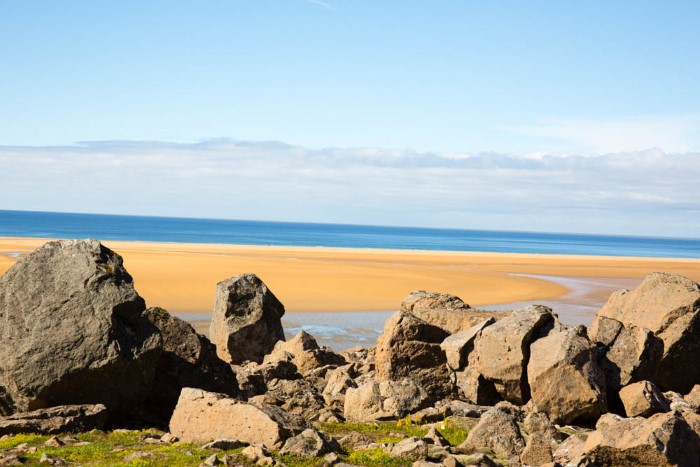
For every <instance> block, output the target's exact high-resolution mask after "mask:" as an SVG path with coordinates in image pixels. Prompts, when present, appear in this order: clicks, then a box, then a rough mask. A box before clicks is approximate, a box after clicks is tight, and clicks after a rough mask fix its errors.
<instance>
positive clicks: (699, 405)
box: [683, 384, 700, 412]
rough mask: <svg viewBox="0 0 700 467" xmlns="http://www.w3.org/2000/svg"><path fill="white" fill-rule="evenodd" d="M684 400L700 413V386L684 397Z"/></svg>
mask: <svg viewBox="0 0 700 467" xmlns="http://www.w3.org/2000/svg"><path fill="white" fill-rule="evenodd" d="M683 399H685V401H686V402H687V403H688V405H690V406H691V407H692V408H693V409H694V410H695V412H700V384H696V385H695V386H693V389H691V390H690V392H689V393H688V394H686V395H685V396H683Z"/></svg>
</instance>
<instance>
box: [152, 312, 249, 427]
mask: <svg viewBox="0 0 700 467" xmlns="http://www.w3.org/2000/svg"><path fill="white" fill-rule="evenodd" d="M144 315H145V317H146V318H147V319H148V320H149V321H150V322H151V323H152V324H153V325H154V326H155V327H156V328H158V330H159V331H160V334H161V336H162V337H163V353H162V355H161V357H160V360H159V361H158V366H157V367H156V378H155V380H154V383H153V389H152V391H151V394H150V396H149V397H148V399H147V401H146V404H145V405H146V406H147V407H148V412H149V415H151V417H152V420H153V421H154V422H155V423H158V424H166V425H167V423H168V421H169V420H170V417H171V415H172V413H173V410H174V409H175V405H176V404H177V401H178V399H179V397H180V392H181V391H182V389H183V388H186V387H190V388H199V389H204V390H205V391H210V392H218V393H223V394H227V395H229V396H236V395H237V394H238V382H237V380H236V375H235V374H234V373H233V371H232V370H231V366H230V365H229V364H227V363H226V362H224V361H223V360H221V359H220V358H219V357H218V356H217V355H216V348H215V347H214V345H213V344H212V343H211V342H209V339H207V338H206V337H204V336H201V335H199V334H197V333H196V332H195V330H194V328H193V327H192V325H190V324H189V323H187V322H185V321H183V320H181V319H180V318H177V317H175V316H172V315H171V314H170V313H168V312H167V311H165V310H163V309H162V308H149V309H147V310H146V312H145V313H144Z"/></svg>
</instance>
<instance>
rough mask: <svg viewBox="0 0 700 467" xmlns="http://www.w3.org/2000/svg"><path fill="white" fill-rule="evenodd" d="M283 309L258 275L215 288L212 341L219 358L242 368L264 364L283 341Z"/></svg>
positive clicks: (211, 328)
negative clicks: (247, 365) (248, 364)
mask: <svg viewBox="0 0 700 467" xmlns="http://www.w3.org/2000/svg"><path fill="white" fill-rule="evenodd" d="M283 315H284V305H282V303H280V301H279V300H278V299H277V297H275V295H274V294H273V293H272V292H270V290H269V289H268V288H267V286H266V285H265V284H264V283H263V281H261V280H260V279H259V278H258V276H256V275H255V274H241V275H238V276H235V277H232V278H230V279H227V280H225V281H222V282H219V283H218V284H217V285H216V297H215V299H214V313H213V314H212V318H211V326H210V327H209V337H210V338H211V341H212V342H213V343H214V345H216V352H217V354H218V355H219V357H220V358H221V359H222V360H224V361H226V362H229V363H233V364H236V365H239V364H241V363H244V362H246V361H254V362H256V363H261V362H262V361H263V358H264V357H265V355H267V354H269V353H270V352H271V351H272V349H273V348H274V347H275V344H276V343H277V341H283V340H284V329H283V328H282V322H281V318H282V316H283Z"/></svg>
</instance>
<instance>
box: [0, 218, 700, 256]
mask: <svg viewBox="0 0 700 467" xmlns="http://www.w3.org/2000/svg"><path fill="white" fill-rule="evenodd" d="M0 236H5V237H45V238H87V237H92V238H97V239H100V240H141V241H153V242H184V243H228V244H242V245H282V246H326V247H348V248H391V249H409V250H448V251H482V252H508V253H551V254H573V255H613V256H649V257H671V258H674V257H675V258H700V239H679V238H656V237H625V236H613V235H582V234H557V233H532V232H504V231H488V230H453V229H426V228H412V227H380V226H365V225H339V224H309V223H292V222H263V221H240V220H218V219H188V218H174V217H145V216H113V215H98V214H68V213H53V212H28V211H2V210H0Z"/></svg>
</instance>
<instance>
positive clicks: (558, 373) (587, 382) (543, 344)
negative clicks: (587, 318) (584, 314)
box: [527, 326, 607, 424]
mask: <svg viewBox="0 0 700 467" xmlns="http://www.w3.org/2000/svg"><path fill="white" fill-rule="evenodd" d="M527 378H528V382H529V384H530V391H531V396H532V402H531V403H532V406H533V409H534V410H535V411H537V412H544V413H546V414H547V415H548V416H549V418H550V419H551V420H552V421H553V422H555V423H560V424H569V423H571V422H573V421H575V420H581V421H592V420H597V419H598V417H599V416H600V415H601V414H602V413H603V412H605V411H606V409H607V404H606V398H605V376H604V374H603V371H602V370H601V369H600V367H599V366H598V362H597V352H596V349H595V347H593V345H592V344H591V342H590V341H589V340H588V337H586V329H585V328H584V327H583V326H580V327H577V328H573V327H570V328H563V329H561V330H555V331H552V332H551V333H549V335H547V336H546V337H543V338H541V339H539V340H537V341H535V342H534V343H533V344H532V345H531V346H530V362H529V364H528V366H527Z"/></svg>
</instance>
